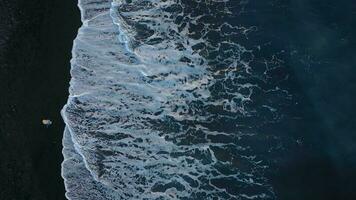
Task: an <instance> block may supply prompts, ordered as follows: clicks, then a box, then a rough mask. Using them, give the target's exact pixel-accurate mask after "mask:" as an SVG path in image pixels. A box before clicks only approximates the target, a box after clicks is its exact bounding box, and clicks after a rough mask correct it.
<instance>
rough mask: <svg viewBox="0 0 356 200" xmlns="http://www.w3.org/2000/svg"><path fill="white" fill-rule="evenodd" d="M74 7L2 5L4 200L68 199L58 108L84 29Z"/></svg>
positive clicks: (0, 186) (0, 180)
mask: <svg viewBox="0 0 356 200" xmlns="http://www.w3.org/2000/svg"><path fill="white" fill-rule="evenodd" d="M76 4H77V1H74V0H66V1H60V0H51V1H45V0H33V1H25V0H17V1H14V0H11V1H10V0H5V1H1V2H0V19H1V26H0V27H1V31H0V33H1V37H0V49H1V50H0V92H1V95H0V113H1V114H0V199H6V200H12V199H13V200H25V199H26V200H42V199H43V200H49V199H50V200H56V199H65V197H64V194H65V191H64V184H63V180H62V178H61V174H60V173H61V171H60V167H61V165H60V164H61V162H62V160H63V157H62V154H61V150H62V144H61V140H62V135H63V129H64V124H63V121H62V118H61V116H60V110H61V108H62V107H63V105H64V104H65V102H66V100H67V97H68V92H67V91H68V85H69V78H70V76H69V69H70V64H69V61H70V58H71V48H72V42H73V39H74V38H75V36H76V33H77V29H78V27H79V26H80V15H79V9H78V8H77V5H76ZM42 119H50V120H52V121H53V124H52V125H51V126H49V127H46V126H44V125H42V123H41V120H42Z"/></svg>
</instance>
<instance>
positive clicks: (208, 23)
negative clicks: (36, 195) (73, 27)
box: [62, 0, 347, 200]
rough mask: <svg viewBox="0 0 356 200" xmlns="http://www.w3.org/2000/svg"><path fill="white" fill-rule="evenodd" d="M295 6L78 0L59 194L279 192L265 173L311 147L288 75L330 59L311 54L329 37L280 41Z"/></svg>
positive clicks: (265, 195) (301, 103)
mask: <svg viewBox="0 0 356 200" xmlns="http://www.w3.org/2000/svg"><path fill="white" fill-rule="evenodd" d="M298 2H299V3H298ZM298 2H297V3H296V1H294V3H292V2H289V1H279V0H270V1H245V0H79V4H78V5H79V7H80V10H81V15H82V22H83V25H82V27H81V28H80V29H79V31H78V36H77V38H76V39H75V41H74V47H73V51H72V55H73V58H72V60H71V76H72V79H71V82H70V89H69V91H70V96H69V99H68V103H67V104H66V105H65V107H64V108H63V110H62V116H63V118H64V121H65V123H66V130H65V133H64V138H63V146H64V149H63V155H64V158H65V159H64V162H63V164H62V176H63V178H64V180H65V186H66V191H67V193H66V197H67V198H68V199H71V200H76V199H98V200H100V199H142V200H143V199H157V200H158V199H187V200H188V199H241V200H242V199H243V200H245V199H246V200H247V199H278V193H279V192H278V191H276V188H275V187H274V181H273V180H272V177H273V175H274V174H276V173H278V169H279V167H281V165H283V163H285V162H287V161H288V159H287V157H288V156H293V155H295V154H296V153H295V152H299V151H305V149H307V148H309V147H310V145H312V144H313V139H310V138H313V137H310V136H308V135H307V133H308V131H305V132H304V131H303V126H302V125H300V124H305V123H311V122H310V118H312V117H311V116H314V115H313V114H310V115H309V114H308V113H306V112H310V110H309V107H308V105H309V100H306V99H305V96H306V95H305V92H302V89H301V88H303V85H302V84H299V82H298V80H300V79H308V80H309V79H312V78H311V77H313V76H314V74H315V72H314V71H313V70H315V69H313V66H314V65H321V64H323V63H327V62H328V60H323V59H321V58H322V56H320V55H315V54H312V53H310V52H312V51H313V52H317V51H318V49H317V48H319V50H320V51H321V49H322V48H323V45H325V44H324V43H325V42H326V41H327V38H326V39H325V38H324V40H323V38H321V39H320V40H318V41H315V44H314V46H312V48H309V49H308V48H304V47H305V46H303V45H304V43H303V42H300V41H302V40H299V39H300V38H298V39H296V37H295V36H293V37H289V36H290V35H289V34H290V33H291V32H292V31H293V29H294V28H295V27H293V26H290V27H289V25H290V22H286V21H293V20H294V21H293V23H298V22H299V21H298V20H295V18H294V17H295V16H296V15H299V13H297V12H296V11H298V8H300V9H304V8H313V6H311V4H310V3H309V4H308V6H306V4H305V2H303V1H298ZM303 12H304V13H308V15H311V16H312V14H310V13H313V10H312V9H311V10H303ZM308 15H306V16H305V18H307V17H308ZM312 17H313V16H312ZM316 18H317V17H316ZM317 19H318V18H317ZM306 22H310V21H308V20H305V21H303V23H306ZM312 22H313V21H312ZM312 22H310V23H312ZM302 27H304V28H305V27H311V25H310V24H309V26H308V24H305V25H303V26H302ZM294 31H299V33H301V32H302V31H300V30H297V29H296V30H294ZM303 31H304V29H303ZM298 37H300V36H298ZM325 37H328V35H326V36H325ZM330 37H331V36H330ZM302 39H305V40H304V41H308V37H307V36H306V37H305V38H302ZM344 39H345V38H344ZM346 39H347V38H346ZM311 40H312V39H310V38H309V41H311ZM340 40H341V39H340ZM296 41H298V42H296ZM313 41H314V39H313ZM313 48H315V49H313ZM314 50H315V51H314ZM308 80H304V82H307V81H308ZM303 120H304V121H303ZM316 121H317V120H316ZM316 121H315V123H317V122H316ZM313 123H314V122H313ZM309 130H311V129H309ZM309 132H310V131H309ZM281 163H282V164H281Z"/></svg>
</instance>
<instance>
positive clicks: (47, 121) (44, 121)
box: [42, 119, 52, 126]
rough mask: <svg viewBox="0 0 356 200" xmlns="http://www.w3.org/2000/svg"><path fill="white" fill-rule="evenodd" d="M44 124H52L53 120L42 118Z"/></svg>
mask: <svg viewBox="0 0 356 200" xmlns="http://www.w3.org/2000/svg"><path fill="white" fill-rule="evenodd" d="M42 124H43V125H45V126H50V125H52V121H51V120H49V119H42Z"/></svg>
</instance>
